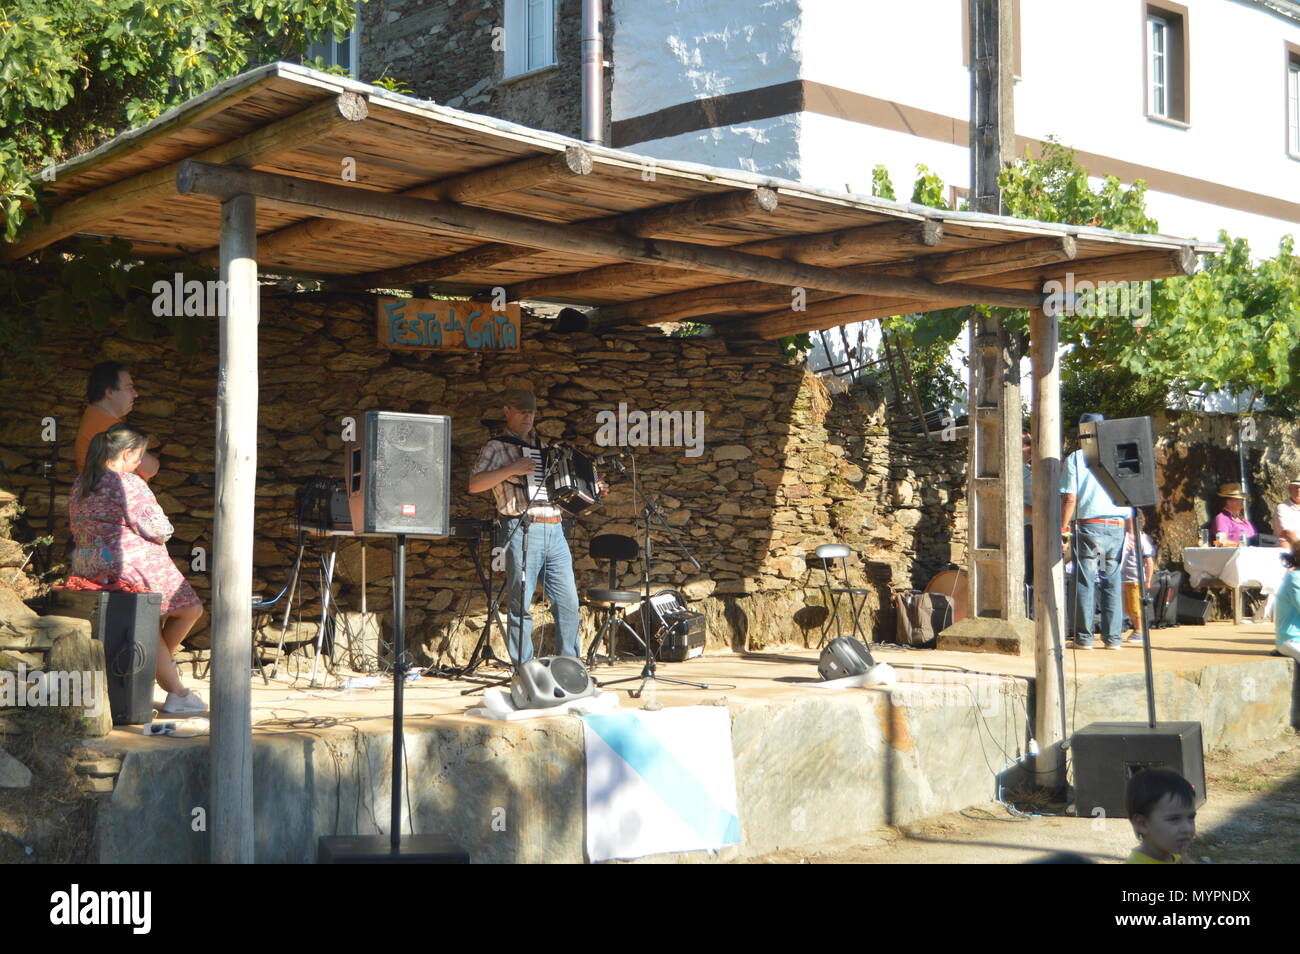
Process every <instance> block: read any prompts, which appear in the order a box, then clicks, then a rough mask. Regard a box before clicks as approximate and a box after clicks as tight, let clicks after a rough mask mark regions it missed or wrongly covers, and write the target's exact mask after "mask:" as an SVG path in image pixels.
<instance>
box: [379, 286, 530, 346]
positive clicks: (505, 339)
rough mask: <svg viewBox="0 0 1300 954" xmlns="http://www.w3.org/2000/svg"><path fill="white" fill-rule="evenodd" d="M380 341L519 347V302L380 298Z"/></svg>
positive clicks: (407, 344)
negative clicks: (500, 306)
mask: <svg viewBox="0 0 1300 954" xmlns="http://www.w3.org/2000/svg"><path fill="white" fill-rule="evenodd" d="M377 310H378V315H379V345H380V347H383V348H391V349H401V350H404V351H406V350H417V351H518V350H519V338H520V334H519V331H520V323H519V306H518V305H517V304H512V305H506V307H505V310H504V311H493V310H492V306H491V304H490V303H488V302H482V301H446V300H443V299H440V298H380V299H379V304H378V306H377Z"/></svg>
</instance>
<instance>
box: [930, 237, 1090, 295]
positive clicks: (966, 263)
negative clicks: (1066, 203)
mask: <svg viewBox="0 0 1300 954" xmlns="http://www.w3.org/2000/svg"><path fill="white" fill-rule="evenodd" d="M1078 251H1079V246H1078V243H1077V242H1076V241H1075V240H1074V238H1073V236H1070V235H1060V236H1055V235H1053V236H1047V237H1045V238H1031V239H1025V240H1024V241H1023V242H1008V243H1007V244H1006V245H986V246H983V247H981V248H967V249H962V250H961V251H960V252H949V253H948V254H946V255H936V256H934V257H933V258H927V259H924V260H922V261H921V262H918V263H917V264H918V265H921V266H922V269H921V274H923V275H924V276H925V277H926V278H928V279H930V281H932V282H939V283H940V284H943V283H946V282H965V281H970V280H971V279H972V278H983V277H984V276H985V275H996V274H1000V273H1002V272H1009V271H1012V270H1014V269H1021V268H1033V267H1035V266H1039V265H1048V264H1055V263H1058V262H1068V261H1073V260H1074V257H1075V255H1077V254H1078Z"/></svg>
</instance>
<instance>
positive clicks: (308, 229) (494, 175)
mask: <svg viewBox="0 0 1300 954" xmlns="http://www.w3.org/2000/svg"><path fill="white" fill-rule="evenodd" d="M590 173H591V153H590V152H588V151H587V150H586V149H583V148H582V147H581V146H566V147H565V148H564V150H563V151H562V152H557V153H554V154H551V155H546V156H535V157H533V158H530V159H520V160H518V161H516V162H506V163H502V164H501V165H498V166H490V167H488V168H487V169H477V170H475V171H474V172H465V173H461V174H460V175H456V176H450V177H449V178H446V179H439V180H438V181H437V182H426V183H424V184H423V185H418V186H415V187H414V188H411V189H407V190H405V191H403V192H399V193H386V194H395V195H402V196H406V197H409V198H412V199H437V200H443V201H447V202H458V203H469V204H472V203H474V202H481V201H482V200H484V199H487V198H491V197H492V196H495V195H502V194H504V193H507V192H519V191H520V190H523V189H532V188H535V187H537V186H539V185H544V184H545V183H547V182H554V181H556V180H559V179H569V178H573V177H575V176H585V175H589V174H590ZM351 228H352V223H351V222H348V221H340V220H339V219H326V220H325V221H319V220H314V219H312V220H308V221H306V222H298V223H296V224H294V225H290V226H287V227H285V228H282V229H279V230H278V231H275V232H271V233H269V234H267V235H263V236H261V237H260V238H259V239H258V243H259V246H260V248H261V254H262V258H263V260H264V261H274V260H275V259H276V258H277V257H278V256H280V255H282V254H283V253H284V252H285V251H287V250H291V249H295V248H298V247H299V246H301V245H303V244H305V243H306V242H309V241H310V242H320V241H322V240H325V239H334V238H337V237H338V236H340V235H344V234H346V233H347V232H348V231H349V230H350V229H351ZM213 254H214V253H213V250H211V249H209V250H208V251H206V252H204V253H202V254H201V255H200V256H199V261H200V262H205V263H206V262H207V261H208V260H209V259H210V258H211V257H212V255H213ZM435 277H436V276H435ZM426 280H427V279H426ZM370 287H372V288H373V287H379V286H373V285H372V286H370Z"/></svg>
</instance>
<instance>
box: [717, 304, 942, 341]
mask: <svg viewBox="0 0 1300 954" xmlns="http://www.w3.org/2000/svg"><path fill="white" fill-rule="evenodd" d="M966 303H967V301H966V300H965V299H964V298H957V299H947V300H945V299H941V298H935V297H934V296H930V297H926V298H911V299H899V298H889V297H885V296H881V295H851V296H848V297H844V298H834V299H832V300H830V301H824V302H819V303H817V304H812V305H809V306H808V307H807V308H805V309H804V310H803V311H794V310H792V309H790V308H785V309H782V310H781V311H773V312H770V313H768V314H766V315H759V316H758V317H756V318H743V319H740V320H738V321H733V322H730V323H728V324H727V325H726V331H727V333H728V334H736V335H741V334H743V335H756V336H758V337H760V338H766V339H768V340H772V339H775V338H784V337H786V336H787V335H797V334H803V333H804V332H808V331H824V330H826V329H827V328H834V327H836V326H837V325H846V324H849V323H850V322H854V321H868V320H870V319H872V318H887V317H889V316H890V315H910V314H912V313H913V312H918V311H934V310H935V309H938V308H952V307H953V306H954V305H962V304H966Z"/></svg>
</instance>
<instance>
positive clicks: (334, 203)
mask: <svg viewBox="0 0 1300 954" xmlns="http://www.w3.org/2000/svg"><path fill="white" fill-rule="evenodd" d="M176 187H177V189H178V190H179V191H180V192H181V193H182V194H183V195H189V194H200V195H210V196H214V197H216V198H220V199H226V198H229V197H231V196H234V195H241V194H248V195H256V196H258V197H259V198H261V199H264V200H265V201H266V202H267V203H268V204H270V205H272V206H275V207H279V208H286V209H289V210H292V211H304V210H307V211H310V212H311V213H312V214H313V215H318V216H324V217H327V218H338V219H341V220H346V221H355V222H365V223H367V224H374V223H389V224H396V225H399V226H406V227H409V228H415V229H417V230H428V231H430V232H433V233H439V232H441V233H449V234H453V235H466V236H472V237H474V238H480V239H484V240H487V241H496V242H506V243H511V244H518V245H531V246H533V247H536V248H546V249H550V250H552V251H556V252H576V253H580V254H583V255H591V256H595V257H607V258H614V259H623V260H625V261H632V262H640V263H643V264H659V265H667V266H671V267H673V268H680V269H683V270H686V271H697V272H706V273H710V274H714V275H728V276H734V277H736V278H745V279H753V280H756V281H762V282H768V283H769V284H773V285H789V286H798V287H803V288H816V289H821V290H823V291H839V292H843V293H844V294H851V295H868V294H877V295H894V296H896V297H901V298H915V297H920V298H928V299H937V300H942V301H951V300H954V299H957V300H961V301H966V302H979V303H982V304H988V305H1002V306H1005V307H1010V308H1029V307H1035V306H1036V305H1038V304H1039V303H1041V301H1042V298H1041V296H1040V295H1038V294H1037V293H1036V292H1031V291H1019V290H1007V289H993V288H984V287H981V286H978V285H966V284H962V283H957V282H953V283H951V284H948V285H936V284H934V283H933V282H928V281H925V280H923V279H916V278H909V277H904V276H895V275H855V274H853V273H851V272H849V271H847V270H844V269H834V268H822V267H820V266H815V265H801V264H798V263H795V262H786V261H782V260H779V259H769V258H764V257H762V256H761V255H748V254H745V253H743V252H736V251H732V250H731V249H726V248H713V247H710V246H703V245H691V244H689V243H687V242H676V241H671V240H667V239H643V238H636V237H633V236H627V235H622V234H621V233H618V232H608V233H606V232H600V231H597V230H593V229H585V228H581V227H574V226H569V225H556V224H554V223H551V222H539V221H536V220H534V219H529V218H525V217H523V216H518V215H511V214H508V213H505V212H496V211H492V210H490V209H478V208H470V207H466V206H461V205H454V204H452V203H448V202H437V201H431V200H428V199H412V198H409V197H407V196H404V195H402V196H399V195H390V194H388V193H381V192H372V191H365V190H360V189H354V188H348V187H346V186H339V185H334V184H332V183H325V182H317V181H314V180H308V179H299V178H295V177H292V176H281V175H273V174H271V173H266V172H252V171H249V170H247V169H234V168H230V167H228V166H217V165H213V164H211V163H206V162H194V161H189V160H187V161H186V162H184V163H182V164H181V169H180V171H179V173H178V174H177V178H176Z"/></svg>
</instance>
